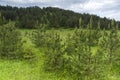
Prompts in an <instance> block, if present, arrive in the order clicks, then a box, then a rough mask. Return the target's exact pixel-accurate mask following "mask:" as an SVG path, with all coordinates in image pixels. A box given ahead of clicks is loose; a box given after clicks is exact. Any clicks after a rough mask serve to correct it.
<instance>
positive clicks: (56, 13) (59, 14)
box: [0, 6, 120, 29]
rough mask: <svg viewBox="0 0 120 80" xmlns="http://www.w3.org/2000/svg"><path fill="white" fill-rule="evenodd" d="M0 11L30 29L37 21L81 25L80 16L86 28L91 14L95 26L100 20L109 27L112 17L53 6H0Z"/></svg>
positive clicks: (65, 26) (56, 24) (69, 25)
mask: <svg viewBox="0 0 120 80" xmlns="http://www.w3.org/2000/svg"><path fill="white" fill-rule="evenodd" d="M0 12H1V14H2V16H4V18H5V19H6V20H7V21H9V20H12V21H15V22H16V23H15V25H16V26H17V27H19V28H28V29H31V28H32V29H33V28H36V22H37V21H38V22H39V23H41V24H47V25H48V26H49V27H50V28H51V27H52V28H59V27H60V28H61V27H62V28H75V27H79V25H80V24H79V23H78V22H79V21H80V19H79V18H82V27H83V28H86V26H87V24H88V23H89V19H90V17H91V16H92V18H93V21H94V23H93V28H96V27H97V23H98V21H100V22H101V28H102V29H104V28H105V29H109V27H107V25H108V24H109V23H110V22H111V20H110V19H107V18H100V17H98V16H96V15H90V14H85V13H84V14H81V13H75V12H73V11H69V10H63V9H59V8H53V7H47V8H43V9H41V8H39V7H37V6H34V7H27V8H17V7H11V6H0ZM115 24H118V26H119V27H120V22H118V21H115Z"/></svg>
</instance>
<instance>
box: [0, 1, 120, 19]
mask: <svg viewBox="0 0 120 80" xmlns="http://www.w3.org/2000/svg"><path fill="white" fill-rule="evenodd" d="M0 4H1V5H12V6H18V7H28V6H40V7H47V6H53V7H59V8H63V9H69V10H73V11H75V12H80V13H90V14H96V15H99V16H101V17H108V18H115V19H116V20H120V16H119V15H120V0H0Z"/></svg>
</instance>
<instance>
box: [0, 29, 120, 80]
mask: <svg viewBox="0 0 120 80" xmlns="http://www.w3.org/2000/svg"><path fill="white" fill-rule="evenodd" d="M20 31H21V32H22V35H23V40H25V41H26V43H24V48H25V49H28V50H31V51H32V52H33V53H35V54H36V55H37V57H36V60H35V62H34V61H32V60H3V59H0V80H70V79H69V76H68V77H65V76H63V75H62V76H59V77H58V75H56V74H55V73H53V72H51V73H50V72H46V71H44V69H43V68H44V66H43V63H44V57H43V53H42V51H41V50H40V49H38V48H36V47H35V45H34V44H32V42H31V40H30V39H29V37H27V36H26V35H25V33H26V32H30V33H31V32H32V31H33V30H20ZM49 31H51V30H49ZM52 31H57V32H59V33H60V34H61V37H62V38H65V37H66V35H67V34H69V33H73V30H70V29H61V30H52ZM93 52H95V49H93ZM48 67H49V66H48ZM106 77H109V79H107V80H120V76H119V75H115V74H111V75H108V76H106Z"/></svg>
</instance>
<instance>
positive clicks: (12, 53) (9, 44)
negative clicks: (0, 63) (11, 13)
mask: <svg viewBox="0 0 120 80" xmlns="http://www.w3.org/2000/svg"><path fill="white" fill-rule="evenodd" d="M21 46H22V41H21V34H20V32H19V31H18V30H17V29H16V28H15V26H14V23H13V22H9V23H8V24H6V25H4V26H0V55H1V56H2V57H7V58H20V57H22V55H21V54H22V53H21V48H22V47H21Z"/></svg>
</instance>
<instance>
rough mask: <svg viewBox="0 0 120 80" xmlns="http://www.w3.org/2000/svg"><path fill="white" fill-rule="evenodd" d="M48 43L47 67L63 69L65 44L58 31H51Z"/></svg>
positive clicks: (46, 52) (46, 53)
mask: <svg viewBox="0 0 120 80" xmlns="http://www.w3.org/2000/svg"><path fill="white" fill-rule="evenodd" d="M46 45H47V46H46V47H47V48H46V51H45V57H46V60H45V66H46V69H48V70H55V71H56V70H61V69H62V66H63V50H62V49H63V45H62V40H61V38H60V35H59V34H58V33H49V37H48V38H47V42H46ZM47 66H49V67H47Z"/></svg>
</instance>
